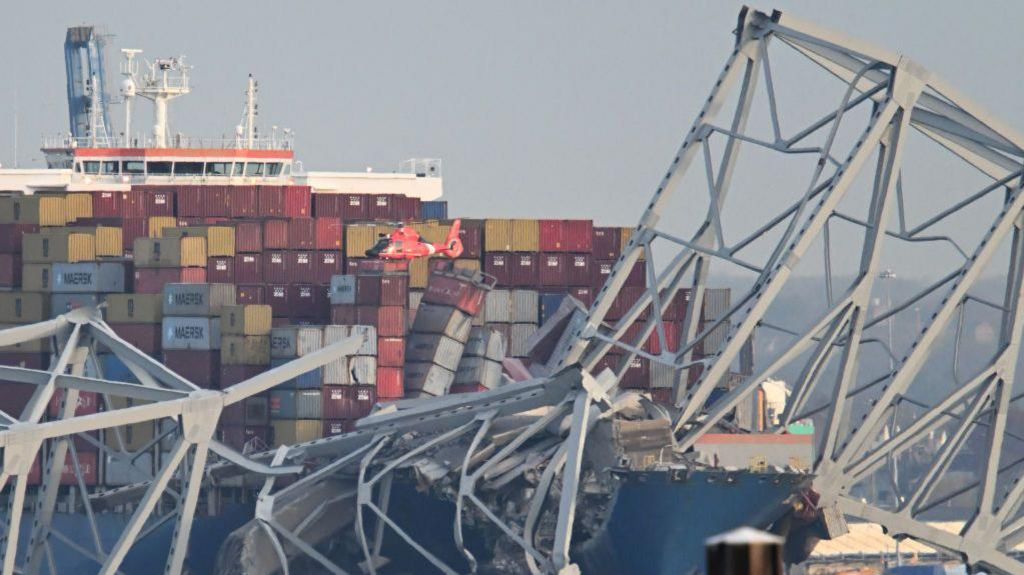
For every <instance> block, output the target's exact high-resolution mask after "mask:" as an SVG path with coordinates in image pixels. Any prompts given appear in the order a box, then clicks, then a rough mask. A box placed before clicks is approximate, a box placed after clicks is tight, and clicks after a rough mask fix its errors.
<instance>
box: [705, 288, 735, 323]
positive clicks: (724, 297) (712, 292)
mask: <svg viewBox="0 0 1024 575" xmlns="http://www.w3.org/2000/svg"><path fill="white" fill-rule="evenodd" d="M731 300H732V290H730V289H729V288H706V289H705V290H704V310H703V311H704V313H703V317H702V318H701V319H703V320H704V321H708V320H715V319H718V318H720V317H722V316H724V315H725V312H727V311H729V306H730V305H732V302H731Z"/></svg>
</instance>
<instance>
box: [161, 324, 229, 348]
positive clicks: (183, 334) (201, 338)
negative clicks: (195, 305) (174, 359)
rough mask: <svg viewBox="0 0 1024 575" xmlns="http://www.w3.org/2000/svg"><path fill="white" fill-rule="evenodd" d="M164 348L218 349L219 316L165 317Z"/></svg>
mask: <svg viewBox="0 0 1024 575" xmlns="http://www.w3.org/2000/svg"><path fill="white" fill-rule="evenodd" d="M162 339H163V348H164V349H196V350H211V349H220V318H219V317H213V318H211V317H165V318H164V320H163V338H162Z"/></svg>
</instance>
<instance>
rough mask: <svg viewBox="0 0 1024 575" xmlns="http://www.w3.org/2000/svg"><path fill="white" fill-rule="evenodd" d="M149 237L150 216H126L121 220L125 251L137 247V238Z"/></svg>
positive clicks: (122, 242)
mask: <svg viewBox="0 0 1024 575" xmlns="http://www.w3.org/2000/svg"><path fill="white" fill-rule="evenodd" d="M148 237H149V219H148V218H125V219H123V220H121V244H122V247H123V248H124V251H126V252H130V251H132V250H133V249H134V247H135V238H148Z"/></svg>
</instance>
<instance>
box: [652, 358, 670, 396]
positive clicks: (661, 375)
mask: <svg viewBox="0 0 1024 575" xmlns="http://www.w3.org/2000/svg"><path fill="white" fill-rule="evenodd" d="M675 374H676V369H675V368H673V367H672V366H669V365H665V364H663V363H661V362H658V361H652V362H651V387H652V388H655V389H668V388H671V387H672V384H673V382H674V381H675Z"/></svg>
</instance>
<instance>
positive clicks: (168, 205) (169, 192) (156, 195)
mask: <svg viewBox="0 0 1024 575" xmlns="http://www.w3.org/2000/svg"><path fill="white" fill-rule="evenodd" d="M162 188H163V189H158V190H152V191H147V192H146V193H145V196H144V197H143V198H142V201H143V204H144V208H143V209H144V210H145V213H143V215H141V216H134V217H146V218H151V217H153V216H165V217H170V216H174V215H175V204H176V194H175V193H174V188H172V187H171V186H162ZM127 215H128V214H125V216H126V217H127ZM207 215H210V216H221V215H224V216H226V215H227V214H226V213H224V214H221V213H211V214H207Z"/></svg>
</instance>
